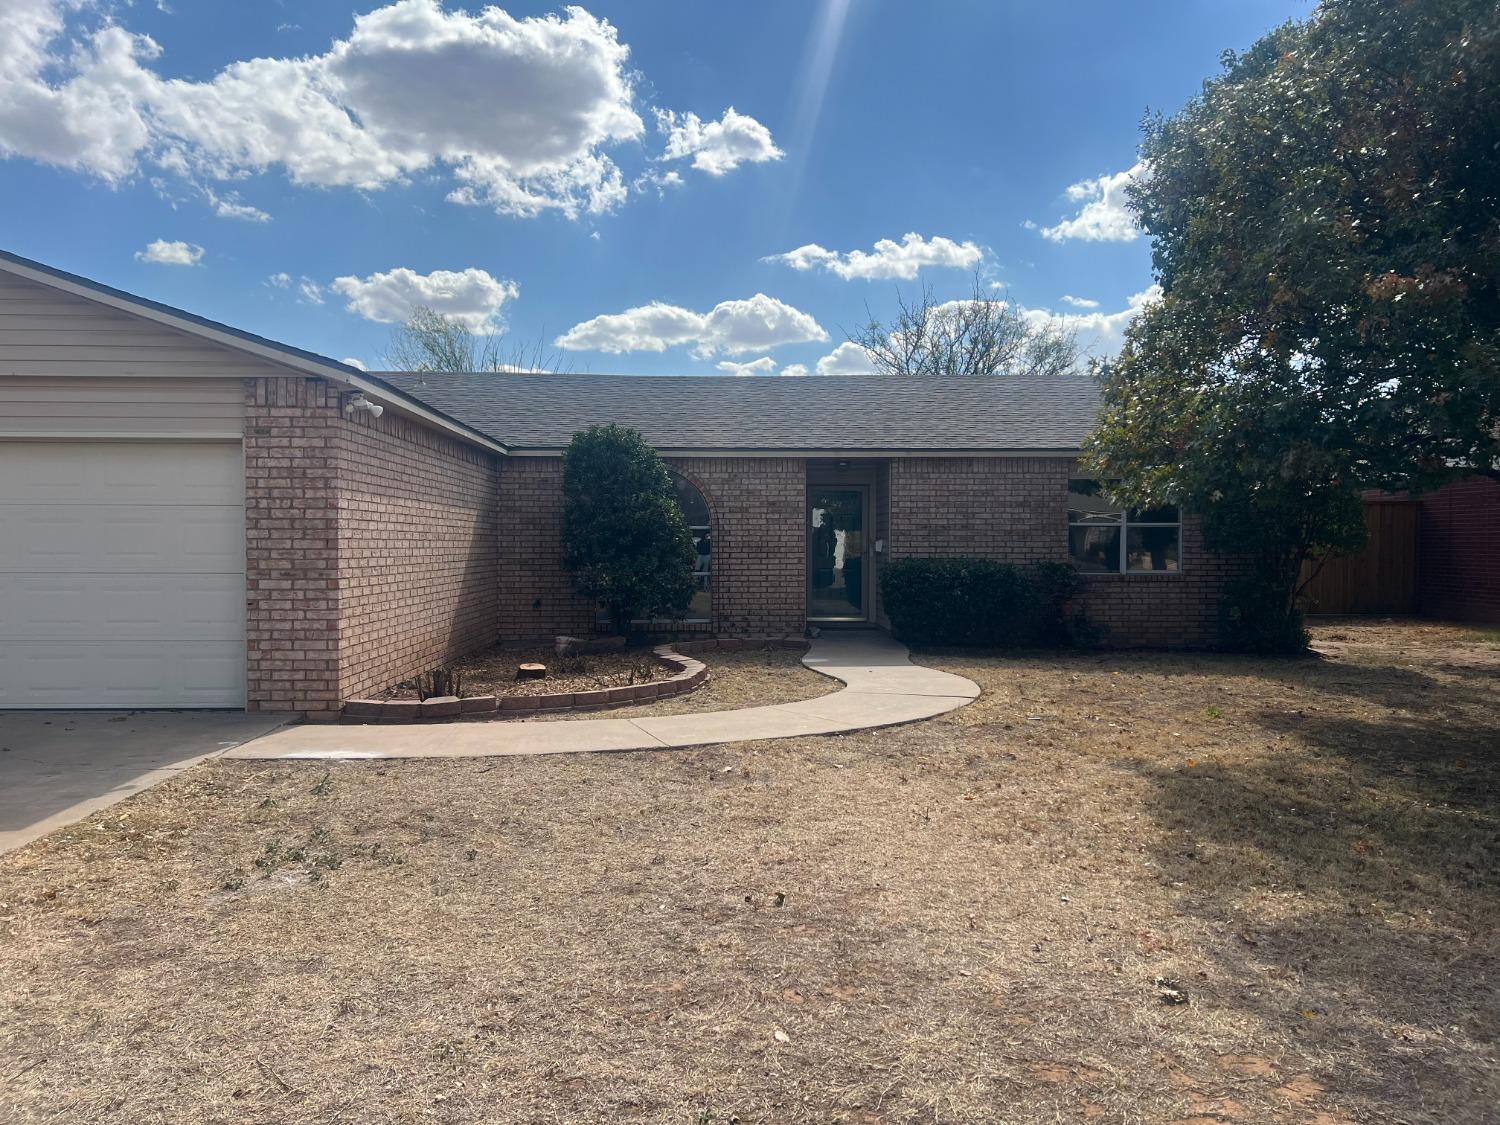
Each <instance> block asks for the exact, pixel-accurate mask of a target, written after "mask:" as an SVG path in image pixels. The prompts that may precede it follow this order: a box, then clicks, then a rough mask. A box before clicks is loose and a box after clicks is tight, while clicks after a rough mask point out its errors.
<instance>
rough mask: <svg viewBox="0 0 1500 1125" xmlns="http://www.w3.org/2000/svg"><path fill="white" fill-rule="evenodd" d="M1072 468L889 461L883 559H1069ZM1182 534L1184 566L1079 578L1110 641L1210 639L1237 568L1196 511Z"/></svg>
mask: <svg viewBox="0 0 1500 1125" xmlns="http://www.w3.org/2000/svg"><path fill="white" fill-rule="evenodd" d="M1072 475H1074V470H1073V462H1072V461H1071V460H1070V459H1067V458H1060V457H1053V458H1046V457H974V458H938V457H931V458H921V457H917V458H900V459H897V460H893V461H892V462H891V465H890V471H889V482H890V483H889V491H890V496H889V499H888V501H887V502H888V504H889V507H890V538H889V544H888V547H887V552H886V557H887V558H888V559H890V560H892V561H894V560H897V559H903V558H951V557H955V556H964V555H968V556H973V557H976V558H989V559H997V560H1000V561H1002V562H1013V563H1023V562H1037V561H1047V560H1050V561H1056V562H1066V561H1067V558H1068V537H1067V535H1068V533H1067V522H1068V516H1067V502H1068V478H1069V477H1070V476H1072ZM1182 538H1183V542H1182V570H1181V571H1180V572H1178V573H1175V574H1161V575H1156V574H1090V575H1084V576H1083V591H1084V593H1083V600H1082V605H1081V608H1082V610H1083V612H1084V613H1085V615H1086V616H1087V617H1088V618H1089V620H1091V621H1093V622H1094V623H1095V624H1098V625H1101V626H1103V627H1104V628H1105V629H1106V630H1107V634H1106V637H1105V639H1106V641H1107V642H1108V643H1110V644H1114V645H1147V646H1153V647H1155V646H1184V645H1188V646H1198V645H1208V644H1212V643H1213V641H1214V638H1215V634H1216V632H1217V626H1218V602H1219V597H1220V594H1221V591H1222V589H1223V585H1224V582H1225V580H1226V579H1227V578H1228V577H1230V576H1231V574H1232V573H1233V570H1234V568H1233V565H1232V564H1231V563H1230V562H1228V561H1226V560H1223V559H1220V558H1218V557H1216V556H1213V555H1209V554H1208V553H1207V552H1205V551H1204V549H1203V545H1202V538H1201V536H1200V534H1199V531H1198V527H1197V524H1196V522H1195V521H1194V520H1192V519H1191V518H1189V519H1188V520H1187V522H1186V524H1185V526H1184V527H1183V537H1182Z"/></svg>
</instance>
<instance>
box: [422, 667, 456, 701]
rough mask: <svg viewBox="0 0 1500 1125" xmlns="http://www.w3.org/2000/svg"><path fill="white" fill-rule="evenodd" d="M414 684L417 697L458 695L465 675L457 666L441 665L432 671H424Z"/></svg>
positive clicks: (433, 697)
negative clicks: (461, 673)
mask: <svg viewBox="0 0 1500 1125" xmlns="http://www.w3.org/2000/svg"><path fill="white" fill-rule="evenodd" d="M412 685H413V686H414V687H415V688H416V689H417V698H418V699H422V700H426V699H435V698H438V697H441V696H455V697H456V696H458V695H459V694H460V693H461V689H462V687H463V676H462V675H460V673H459V671H458V669H457V668H450V667H446V666H445V667H441V668H434V669H432V671H430V672H423V673H422V674H421V675H420V676H418V677H417V678H416V679H415V680H413V681H412Z"/></svg>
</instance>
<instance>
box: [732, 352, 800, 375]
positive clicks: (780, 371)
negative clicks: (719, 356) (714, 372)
mask: <svg viewBox="0 0 1500 1125" xmlns="http://www.w3.org/2000/svg"><path fill="white" fill-rule="evenodd" d="M718 366H719V370H720V371H722V372H724V374H726V375H779V376H782V377H783V378H786V377H790V378H800V377H802V376H804V375H806V374H807V365H806V364H804V363H789V364H787V365H786V366H785V367H780V366H779V365H778V364H777V362H776V361H775V360H774V359H772V358H771V357H770V356H768V355H764V356H761V357H760V358H759V359H753V360H751V361H750V362H749V363H736V362H734V361H733V360H730V359H726V360H724V361H722V362H721V363H720V364H719V365H718Z"/></svg>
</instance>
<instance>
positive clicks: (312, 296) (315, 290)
mask: <svg viewBox="0 0 1500 1125" xmlns="http://www.w3.org/2000/svg"><path fill="white" fill-rule="evenodd" d="M297 292H298V293H300V294H301V298H300V300H302V301H303V302H305V303H306V304H309V305H321V304H322V303H323V287H322V286H321V285H319V284H318V283H317V282H316V281H314V280H313V279H312V278H310V277H304V278H303V279H302V281H301V282H300V283H299V284H298V286H297Z"/></svg>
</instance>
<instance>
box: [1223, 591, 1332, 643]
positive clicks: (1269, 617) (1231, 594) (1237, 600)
mask: <svg viewBox="0 0 1500 1125" xmlns="http://www.w3.org/2000/svg"><path fill="white" fill-rule="evenodd" d="M1311 639H1312V638H1311V637H1310V636H1309V635H1308V632H1307V630H1306V629H1304V628H1303V627H1302V611H1301V610H1300V609H1298V608H1297V607H1296V605H1295V604H1293V605H1288V604H1287V598H1286V591H1285V590H1284V589H1282V587H1281V585H1280V584H1279V583H1275V582H1269V581H1267V580H1266V579H1264V578H1259V577H1250V578H1241V579H1238V580H1237V581H1234V582H1231V583H1230V584H1229V585H1228V586H1227V587H1225V590H1224V598H1223V600H1222V601H1221V602H1220V603H1219V644H1220V645H1221V646H1222V647H1224V648H1227V649H1230V650H1231V651H1233V652H1253V653H1256V654H1258V655H1261V656H1280V655H1295V654H1297V653H1301V652H1306V651H1307V644H1308V641H1310V640H1311Z"/></svg>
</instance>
